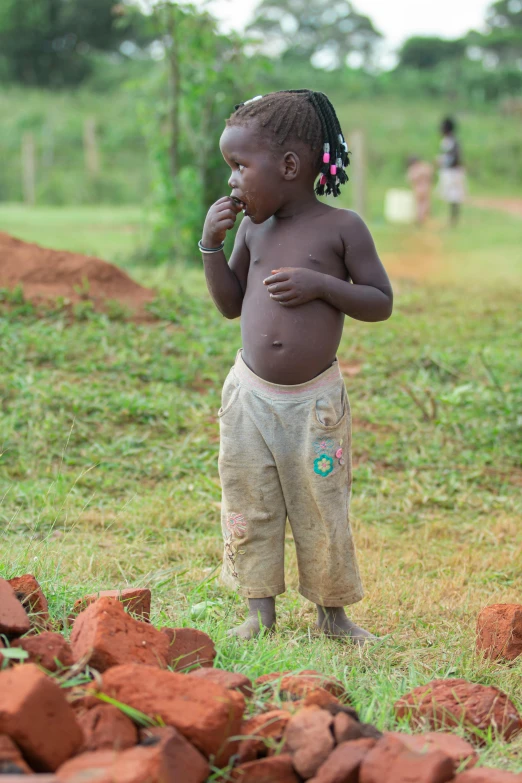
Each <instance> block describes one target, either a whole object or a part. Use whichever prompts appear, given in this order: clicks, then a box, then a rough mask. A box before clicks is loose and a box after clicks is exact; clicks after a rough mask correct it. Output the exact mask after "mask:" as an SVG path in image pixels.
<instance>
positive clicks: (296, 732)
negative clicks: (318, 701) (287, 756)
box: [285, 707, 334, 778]
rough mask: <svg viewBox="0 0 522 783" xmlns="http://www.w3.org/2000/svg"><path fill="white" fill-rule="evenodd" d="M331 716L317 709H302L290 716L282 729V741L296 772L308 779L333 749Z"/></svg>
mask: <svg viewBox="0 0 522 783" xmlns="http://www.w3.org/2000/svg"><path fill="white" fill-rule="evenodd" d="M332 724H333V717H332V716H331V715H330V714H329V713H328V712H327V711H326V710H321V709H319V708H317V707H305V708H304V709H302V710H301V711H300V712H298V713H297V714H296V715H293V716H292V717H291V718H290V720H289V722H288V726H287V727H286V731H285V742H286V746H287V747H288V749H289V750H290V751H291V753H293V762H294V767H295V770H296V772H298V773H299V774H300V775H301V777H303V778H311V777H312V776H313V775H315V774H316V772H317V770H318V769H319V767H320V766H321V764H324V762H325V761H326V759H327V758H328V756H329V754H330V753H331V752H332V750H333V748H334V738H333V734H332V731H331V726H332Z"/></svg>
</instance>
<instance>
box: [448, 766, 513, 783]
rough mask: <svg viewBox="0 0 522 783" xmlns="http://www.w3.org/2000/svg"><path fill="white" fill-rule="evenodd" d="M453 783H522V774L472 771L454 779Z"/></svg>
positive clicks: (501, 771)
mask: <svg viewBox="0 0 522 783" xmlns="http://www.w3.org/2000/svg"><path fill="white" fill-rule="evenodd" d="M453 783H522V774H518V775H516V774H514V773H513V772H504V770H502V769H489V767H480V769H470V770H466V772H462V774H460V775H457V777H456V778H454V780H453Z"/></svg>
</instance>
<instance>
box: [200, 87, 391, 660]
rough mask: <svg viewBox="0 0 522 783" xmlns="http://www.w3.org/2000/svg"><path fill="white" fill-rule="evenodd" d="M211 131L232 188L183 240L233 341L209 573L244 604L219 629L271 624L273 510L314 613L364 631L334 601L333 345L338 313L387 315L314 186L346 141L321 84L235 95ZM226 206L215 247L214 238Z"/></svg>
mask: <svg viewBox="0 0 522 783" xmlns="http://www.w3.org/2000/svg"><path fill="white" fill-rule="evenodd" d="M220 147H221V152H222V154H223V157H224V158H225V160H226V162H227V163H228V165H229V166H230V168H231V171H232V173H231V176H230V179H229V183H228V184H229V185H230V187H231V188H232V193H231V196H224V197H223V198H221V199H219V200H218V201H216V203H215V204H213V206H212V207H211V208H210V210H209V212H208V215H207V218H206V221H205V225H204V228H203V236H202V239H201V241H200V243H199V245H200V250H201V251H202V254H203V261H204V266H205V275H206V281H207V285H208V289H209V292H210V294H211V296H212V299H213V300H214V302H215V304H216V306H217V308H218V309H219V311H220V312H221V313H222V314H223V315H224V316H225V317H226V318H238V317H239V316H241V333H242V343H243V348H242V350H241V351H239V352H238V355H237V358H236V362H235V364H234V366H233V368H232V369H231V370H230V373H229V374H228V377H227V379H226V381H225V385H224V387H223V394H222V407H221V409H220V411H219V420H220V433H221V445H220V453H219V473H220V478H221V484H222V490H223V499H222V530H223V536H224V540H225V554H224V562H223V571H222V578H223V581H224V582H225V584H227V585H229V586H230V587H233V588H235V589H237V590H238V592H239V593H240V595H243V596H244V597H245V598H247V599H248V606H249V613H248V617H247V619H246V621H245V622H244V623H243V624H242V625H240V626H239V627H238V628H235V629H233V630H232V631H231V632H230V633H231V634H233V635H237V636H239V637H240V638H243V639H249V638H252V637H254V636H256V635H257V634H258V633H259V632H260V630H261V627H263V626H264V627H265V628H273V627H274V626H275V622H276V612H275V597H276V596H277V595H279V594H281V593H283V592H284V590H285V582H284V541H285V525H286V519H287V517H288V520H289V522H290V525H291V528H292V533H293V537H294V540H295V546H296V552H297V562H298V568H299V592H300V593H301V595H303V596H304V597H305V598H307V599H308V600H310V601H313V602H314V603H315V604H316V605H317V625H318V627H319V628H320V629H321V630H323V631H324V632H325V633H327V634H328V635H330V636H342V637H348V638H350V639H351V640H352V641H354V642H356V643H358V644H364V643H365V641H367V640H368V639H372V638H375V637H373V636H372V634H370V633H369V632H368V631H366V630H364V629H363V628H359V627H358V626H357V625H355V623H353V622H352V621H351V620H349V619H348V617H347V616H346V614H345V611H344V608H343V607H345V606H347V605H349V604H353V603H355V602H356V601H360V600H361V598H362V597H363V590H362V586H361V581H360V577H359V570H358V566H357V560H356V555H355V550H354V544H353V540H352V533H351V528H350V522H349V502H350V491H351V454H350V451H351V448H350V447H351V421H350V407H349V402H348V397H347V394H346V389H345V386H344V382H343V378H342V376H341V373H340V370H339V365H338V362H337V359H336V352H337V348H338V346H339V342H340V339H341V335H342V331H343V324H344V317H345V315H348V316H350V318H356V319H357V320H360V321H383V320H385V319H386V318H389V317H390V315H391V312H392V290H391V287H390V282H389V280H388V277H387V275H386V272H385V271H384V268H383V266H382V264H381V262H380V260H379V257H378V255H377V252H376V250H375V246H374V243H373V240H372V238H371V236H370V233H369V231H368V229H367V228H366V226H365V224H364V223H363V221H362V220H361V218H359V217H358V216H357V215H356V214H355V213H354V212H351V211H349V210H344V209H335V208H334V207H331V206H329V205H327V204H324V203H322V202H321V201H319V200H318V199H317V197H316V194H318V195H323V194H324V193H326V195H329V194H333V195H334V196H336V195H338V194H339V186H340V185H341V184H343V183H344V182H346V179H347V177H346V174H345V170H344V169H345V166H346V165H347V164H348V154H347V148H346V144H345V142H344V137H343V135H342V131H341V128H340V126H339V122H338V120H337V116H336V114H335V110H334V108H333V106H332V105H331V103H330V101H329V100H328V98H327V97H326V96H325V95H323V94H322V93H318V92H311V91H309V90H297V91H284V92H277V93H272V94H269V95H265V96H264V97H261V98H256V99H254V100H252V101H247V102H246V103H244V104H240V105H239V106H238V107H236V111H235V112H234V113H233V114H232V116H231V117H230V118H229V119H228V120H227V126H226V128H225V130H224V132H223V135H222V136H221V140H220ZM318 176H319V177H320V179H319V180H318V182H317V184H316V185H315V181H316V179H317V177H318ZM314 185H315V189H314ZM241 210H243V212H244V213H245V217H244V218H243V221H242V223H241V225H240V227H239V229H238V232H237V236H236V240H235V244H234V249H233V251H232V255H231V258H230V263H227V259H226V258H225V254H224V253H223V249H222V243H223V241H224V239H225V235H226V232H227V231H228V230H230V229H231V228H232V227H233V226H234V223H235V221H236V217H237V215H238V213H239V212H240V211H241Z"/></svg>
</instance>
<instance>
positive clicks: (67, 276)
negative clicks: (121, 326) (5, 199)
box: [0, 232, 154, 317]
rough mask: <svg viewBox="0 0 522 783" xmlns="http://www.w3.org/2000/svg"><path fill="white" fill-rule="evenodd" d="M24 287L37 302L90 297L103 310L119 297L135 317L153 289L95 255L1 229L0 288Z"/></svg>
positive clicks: (27, 293)
mask: <svg viewBox="0 0 522 783" xmlns="http://www.w3.org/2000/svg"><path fill="white" fill-rule="evenodd" d="M17 286H21V287H22V289H23V292H24V296H25V298H26V299H27V300H29V301H31V302H34V303H36V304H39V303H42V302H46V301H52V300H57V299H60V298H61V299H64V300H65V301H66V302H69V303H71V304H74V303H76V302H79V301H80V300H86V299H88V300H90V301H92V302H93V304H94V306H95V307H97V308H99V309H103V306H104V304H106V303H107V301H108V300H112V301H114V300H116V301H117V302H119V303H120V304H122V305H124V306H125V307H127V308H128V309H129V310H130V311H131V312H132V313H133V315H135V316H138V317H139V316H144V315H145V313H146V311H145V305H146V304H148V303H149V302H151V301H152V300H153V298H154V292H153V291H152V290H150V289H149V288H144V287H143V286H141V285H139V284H138V283H136V282H135V281H134V280H132V278H130V277H129V275H128V274H127V273H126V272H124V271H123V270H122V269H119V268H118V267H116V266H114V265H113V264H109V263H108V262H107V261H102V260H101V259H100V258H94V257H93V256H84V255H82V254H80V253H70V252H68V251H67V250H52V249H51V248H46V247H41V246H40V245H36V244H32V243H30V242H23V241H22V240H21V239H16V238H15V237H12V236H10V235H9V234H5V233H3V232H0V288H9V289H14V288H16V287H17Z"/></svg>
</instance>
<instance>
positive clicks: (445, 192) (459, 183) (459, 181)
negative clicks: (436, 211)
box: [438, 117, 466, 226]
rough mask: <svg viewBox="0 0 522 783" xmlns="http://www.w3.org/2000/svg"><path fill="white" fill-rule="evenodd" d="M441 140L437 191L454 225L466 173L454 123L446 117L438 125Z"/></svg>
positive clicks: (463, 194)
mask: <svg viewBox="0 0 522 783" xmlns="http://www.w3.org/2000/svg"><path fill="white" fill-rule="evenodd" d="M440 131H441V134H442V141H441V143H440V150H441V154H440V155H439V157H438V164H439V177H440V179H439V191H440V195H441V197H442V198H443V199H444V201H446V202H447V203H448V204H449V206H450V224H451V225H453V226H455V225H456V224H457V222H458V219H459V216H460V205H461V204H462V202H463V201H464V199H465V197H466V174H465V171H464V168H463V166H462V152H461V148H460V144H459V142H458V141H457V138H456V136H455V131H456V124H455V121H454V120H452V119H451V118H450V117H446V119H445V120H443V121H442V123H441V126H440Z"/></svg>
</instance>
